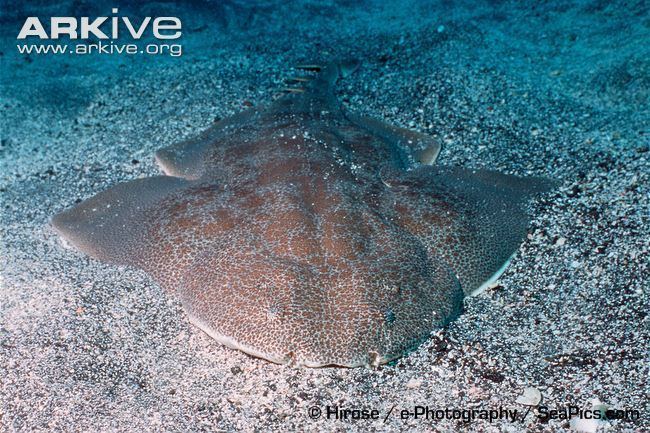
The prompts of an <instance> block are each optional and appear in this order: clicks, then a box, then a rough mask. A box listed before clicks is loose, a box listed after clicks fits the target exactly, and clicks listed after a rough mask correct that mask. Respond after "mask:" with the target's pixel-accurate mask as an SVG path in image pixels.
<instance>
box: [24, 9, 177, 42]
mask: <svg viewBox="0 0 650 433" xmlns="http://www.w3.org/2000/svg"><path fill="white" fill-rule="evenodd" d="M112 12H113V13H114V14H117V13H118V9H117V8H113V9H112ZM108 21H109V17H97V18H95V19H94V20H93V21H90V18H89V17H81V18H76V17H52V18H50V33H49V34H48V33H47V31H46V30H45V27H44V26H43V24H42V23H41V20H40V19H39V18H38V17H28V18H27V19H26V20H25V23H24V24H23V27H22V28H21V29H20V33H18V39H25V38H27V37H29V36H38V37H39V38H40V39H58V38H59V37H61V36H63V35H67V36H68V37H69V38H70V39H88V38H89V37H90V35H91V34H92V35H93V36H94V37H96V38H97V39H118V38H119V37H120V33H121V27H122V23H123V24H124V26H123V27H124V28H125V29H126V31H127V32H128V34H129V35H130V36H131V37H132V38H133V39H140V38H141V37H142V36H143V35H144V33H145V32H146V31H147V29H151V31H152V32H153V36H154V37H155V38H156V39H178V38H180V37H181V27H182V23H181V20H180V19H179V18H177V17H157V18H154V19H153V22H152V18H151V17H145V18H144V19H143V20H142V22H140V23H134V22H132V20H131V19H130V18H129V17H126V16H112V17H110V31H109V34H110V36H109V35H108V34H106V33H105V31H104V29H103V27H105V24H106V22H108ZM107 31H108V30H107Z"/></svg>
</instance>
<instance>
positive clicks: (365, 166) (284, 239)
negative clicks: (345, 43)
mask: <svg viewBox="0 0 650 433" xmlns="http://www.w3.org/2000/svg"><path fill="white" fill-rule="evenodd" d="M348 69H351V64H344V65H343V66H339V65H337V64H332V65H330V66H328V67H326V68H324V69H323V70H322V71H321V72H320V74H318V75H317V76H315V77H314V79H313V80H312V81H311V82H309V83H308V84H307V85H306V87H305V88H304V89H303V90H305V91H304V92H302V93H296V94H290V95H288V96H285V97H283V98H280V99H278V100H277V101H276V102H274V103H273V104H272V105H270V106H269V107H268V108H266V109H262V110H258V109H251V110H249V111H246V112H243V113H240V114H238V115H235V116H233V117H231V118H229V119H225V120H223V121H221V122H218V123H217V124H215V125H214V126H213V127H211V128H210V129H208V130H207V131H206V132H204V133H203V134H202V135H201V136H199V137H197V138H195V139H192V140H189V141H186V142H182V143H178V144H176V145H173V146H171V147H169V148H167V149H163V150H161V151H159V152H157V154H156V159H157V161H158V163H159V164H160V165H161V167H162V168H163V171H164V172H165V174H166V176H158V177H153V178H147V179H139V180H135V181H131V182H127V183H124V184H120V185H117V186H115V187H113V188H111V189H109V190H108V191H105V192H103V193H101V194H98V195H97V196H95V197H93V198H91V199H88V200H86V201H85V202H82V203H80V204H79V205H77V206H75V207H74V208H72V209H70V210H67V211H64V212H62V213H60V214H58V215H56V216H55V217H54V218H53V221H52V224H53V226H54V228H55V229H56V230H57V231H58V232H59V233H60V234H61V235H62V236H63V237H64V238H66V239H67V240H69V241H70V242H71V243H72V244H73V245H75V246H76V247H77V248H79V249H80V250H82V251H84V252H86V253H88V254H90V255H92V256H94V257H97V258H99V259H101V260H105V261H109V262H112V263H116V264H124V265H132V266H137V267H140V268H142V269H144V270H145V271H146V272H148V273H149V274H150V275H151V276H152V277H153V278H155V279H156V281H158V282H159V283H160V284H161V285H162V286H163V287H164V288H166V289H168V290H169V291H170V292H171V293H174V294H176V295H177V296H178V297H179V298H180V299H181V301H182V303H183V306H184V308H185V309H186V311H187V313H188V315H189V317H190V320H191V321H192V322H193V323H194V324H195V325H197V326H198V327H200V328H201V329H203V330H204V331H206V332H207V333H208V334H209V335H211V336H213V337H214V338H216V339H217V340H219V341H221V342H223V343H224V344H227V345H229V346H231V347H234V348H238V349H241V350H244V351H245V352H247V353H250V354H253V355H255V356H259V357H263V358H265V359H268V360H271V361H274V362H279V363H286V362H291V363H296V364H300V365H307V366H323V365H340V366H359V365H376V364H379V363H383V362H387V361H388V360H391V359H394V358H396V357H399V356H401V355H403V354H404V353H405V352H406V351H408V350H409V349H411V348H413V347H415V346H417V344H418V343H419V342H421V341H422V340H424V339H426V338H427V336H428V335H429V334H430V333H431V332H432V331H434V330H436V329H438V328H440V327H441V326H443V325H445V324H446V323H447V322H449V321H450V320H451V319H453V317H454V316H455V315H457V314H458V313H459V312H460V309H461V302H462V298H463V296H464V294H467V293H471V292H472V291H474V290H475V289H477V288H478V287H479V286H481V284H483V283H484V282H485V281H487V280H489V279H490V277H492V276H493V275H494V274H495V273H497V272H498V270H499V269H500V268H501V267H502V266H503V265H504V263H506V262H507V260H508V259H509V257H510V256H511V255H512V254H513V253H514V252H515V251H516V249H517V247H518V245H519V243H520V242H521V240H522V237H523V235H524V234H525V229H526V224H527V218H526V216H525V214H524V212H523V210H522V207H523V205H524V203H525V202H526V200H527V199H528V197H529V196H530V195H531V194H532V193H535V192H538V191H542V190H544V189H545V188H546V183H545V182H544V181H542V180H539V179H521V178H516V177H513V176H507V175H502V174H498V173H494V172H489V171H470V170H465V169H461V168H438V167H431V166H426V165H422V164H418V163H417V159H418V158H417V155H418V154H422V155H428V156H425V159H428V161H427V162H433V160H435V156H437V153H438V151H439V146H438V145H437V144H436V143H434V142H433V141H432V139H431V138H429V137H426V136H423V135H420V134H418V133H416V132H413V131H406V130H402V129H399V128H394V127H391V126H389V125H386V124H383V123H382V122H380V121H377V120H373V119H365V118H362V117H359V116H356V115H353V114H351V113H346V112H345V111H343V110H342V108H341V106H340V105H339V104H338V102H337V101H336V100H335V98H334V97H333V92H332V87H333V85H334V83H335V82H336V79H337V78H338V77H339V76H341V75H343V74H344V73H345V72H346V70H348ZM436 146H437V147H436ZM423 148H424V149H425V150H427V149H428V151H427V152H422V149H423ZM418 151H420V153H418ZM431 155H433V157H431Z"/></svg>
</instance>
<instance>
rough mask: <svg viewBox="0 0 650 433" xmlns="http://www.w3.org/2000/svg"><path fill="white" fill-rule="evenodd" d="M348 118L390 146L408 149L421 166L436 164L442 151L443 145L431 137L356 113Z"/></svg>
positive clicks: (347, 114)
mask: <svg viewBox="0 0 650 433" xmlns="http://www.w3.org/2000/svg"><path fill="white" fill-rule="evenodd" d="M346 117H347V118H348V119H349V120H350V121H351V122H353V123H354V124H356V125H357V126H359V127H361V128H363V129H365V130H366V131H368V132H370V133H372V134H374V135H377V136H379V137H380V138H382V139H383V140H385V141H387V142H389V143H390V144H392V145H395V146H399V147H401V148H404V149H406V150H407V151H408V152H410V153H411V156H412V157H413V159H414V160H415V161H417V162H419V163H420V164H424V165H433V164H435V162H436V160H437V159H438V155H440V151H441V150H442V143H441V142H440V141H439V140H437V139H436V138H435V137H432V136H430V135H427V134H422V133H420V132H417V131H413V130H411V129H406V128H400V127H398V126H393V125H389V124H388V123H386V122H383V121H381V120H378V119H374V118H372V117H367V116H360V115H358V114H354V113H346Z"/></svg>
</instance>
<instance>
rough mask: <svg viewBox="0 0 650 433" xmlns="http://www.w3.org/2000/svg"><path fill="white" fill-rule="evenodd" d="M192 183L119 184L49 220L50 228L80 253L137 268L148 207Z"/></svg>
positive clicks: (172, 180)
mask: <svg viewBox="0 0 650 433" xmlns="http://www.w3.org/2000/svg"><path fill="white" fill-rule="evenodd" d="M192 184H193V182H190V181H187V180H184V179H179V178H176V177H171V176H156V177H148V178H144V179H136V180H133V181H130V182H124V183H120V184H118V185H115V186H114V187H112V188H110V189H108V190H106V191H103V192H101V193H99V194H97V195H96V196H94V197H91V198H89V199H87V200H84V201H82V202H81V203H79V204H77V205H76V206H74V207H72V208H70V209H67V210H65V211H63V212H60V213H58V214H56V215H55V216H53V217H52V220H51V221H50V224H51V225H52V227H53V228H54V229H55V230H56V231H57V232H58V233H59V234H60V235H61V236H62V237H63V238H64V239H65V240H66V241H67V242H69V243H70V244H72V245H73V246H74V247H76V248H77V249H79V250H80V251H83V252H84V253H86V254H88V255H90V256H92V257H95V258H98V259H100V260H105V261H108V262H111V263H116V264H121V265H136V266H137V265H139V263H138V261H137V256H138V249H139V248H140V247H142V244H143V243H144V242H146V241H147V236H148V234H147V229H148V226H147V218H148V216H149V213H150V211H151V209H152V208H155V207H156V206H157V205H159V204H160V203H161V202H162V201H163V200H165V199H166V198H168V197H169V196H170V195H172V194H174V193H176V192H178V191H179V190H181V189H183V188H186V187H188V186H189V185H192Z"/></svg>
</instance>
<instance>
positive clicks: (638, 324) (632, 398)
mask: <svg viewBox="0 0 650 433" xmlns="http://www.w3.org/2000/svg"><path fill="white" fill-rule="evenodd" d="M80 4H81V5H82V6H83V5H85V6H84V7H85V8H86V9H83V12H80V11H78V10H77V9H75V8H79V7H81V6H80ZM93 7H95V8H97V9H93ZM33 10H37V11H38V14H39V15H42V16H55V15H59V14H61V15H64V14H66V13H69V14H72V15H82V14H90V15H94V16H96V15H101V14H102V13H104V14H105V13H106V12H105V11H103V9H101V7H100V6H97V5H94V6H91V5H88V4H86V3H85V2H70V3H69V4H68V3H66V2H57V3H56V4H53V5H48V3H47V2H44V1H37V2H33V4H30V3H29V2H28V3H25V4H21V5H10V4H3V6H2V10H1V11H0V13H1V14H2V15H0V20H1V22H2V30H1V31H0V37H1V39H0V62H1V68H2V70H1V78H0V79H1V84H2V88H1V92H0V104H2V115H1V116H0V139H1V143H0V194H1V199H0V200H1V202H0V203H1V207H0V237H1V243H0V245H1V250H0V263H1V276H0V313H1V319H0V320H1V321H0V430H2V431H79V432H88V431H124V432H126V431H179V432H194V431H234V430H243V431H399V430H404V431H406V430H408V431H411V430H416V431H477V432H483V431H487V432H493V431H494V432H496V431H509V432H510V431H512V432H519V431H539V432H547V431H549V432H553V431H567V430H570V429H573V430H579V429H582V430H583V431H596V430H597V429H598V430H599V431H600V430H602V431H616V432H619V431H629V432H641V431H648V429H650V422H649V421H648V419H649V414H650V412H649V411H648V409H649V407H648V401H650V400H649V399H648V394H649V391H650V389H649V385H648V377H649V371H648V370H649V363H648V349H649V347H648V346H649V345H648V341H649V334H650V331H649V329H650V328H649V326H648V318H647V312H648V286H649V281H648V280H649V278H648V275H650V270H649V265H648V263H649V260H648V256H649V244H650V224H649V223H650V221H649V215H650V206H649V198H648V197H649V191H648V189H649V188H648V185H649V179H648V178H649V175H650V163H649V162H650V161H649V158H650V153H649V138H648V134H649V132H650V131H649V129H648V126H649V125H650V112H649V88H650V62H649V61H648V59H650V48H649V47H650V14H649V12H648V6H647V5H646V4H645V2H642V1H636V2H635V1H631V2H613V3H611V2H601V1H589V2H572V3H566V2H560V1H551V2H546V3H545V4H544V5H543V6H536V7H533V6H530V4H528V3H527V2H487V1H486V2H468V1H465V2H444V1H443V2H413V1H404V2H396V3H392V4H391V5H387V4H384V3H382V2H372V1H370V2H364V3H363V4H362V5H358V4H357V3H355V2H346V1H327V2H322V3H316V2H311V1H301V2H275V1H265V2H261V3H259V4H256V5H252V4H251V3H249V2H237V1H229V2H216V3H210V2H204V3H200V2H198V3H194V4H192V5H190V4H187V5H185V6H183V7H181V6H175V5H174V4H172V3H145V4H143V5H141V6H133V5H131V6H128V5H125V6H123V7H121V10H122V11H123V12H124V13H133V14H137V13H139V12H142V13H149V14H153V15H158V16H160V15H165V14H170V15H173V16H179V17H181V18H182V20H183V37H182V39H181V42H182V46H183V54H182V56H178V57H174V56H164V55H160V56H148V55H141V56H127V55H101V54H95V55H87V56H82V55H67V56H62V55H59V56H56V55H24V54H19V53H18V51H17V49H16V46H15V45H16V34H17V32H18V29H19V28H20V25H21V24H22V21H23V20H24V17H25V16H27V15H30V14H32V13H31V12H30V11H33ZM338 57H356V58H358V59H360V60H362V62H363V66H362V68H361V69H360V70H359V72H358V73H356V74H354V75H353V76H351V77H349V78H348V79H346V80H345V81H344V82H341V83H340V85H339V96H340V98H341V99H342V100H343V101H344V104H345V105H346V106H347V107H349V108H350V109H353V110H355V111H358V112H363V113H367V114H370V115H373V116H376V117H380V118H383V119H386V120H387V121H389V122H391V123H394V124H398V125H401V126H405V127H410V128H414V129H417V130H420V131H423V132H426V133H429V134H432V135H436V136H439V137H440V138H441V139H442V140H444V142H445V144H446V146H445V148H444V150H443V153H442V154H441V156H440V160H439V161H440V163H441V164H446V165H461V166H465V167H476V168H490V169H497V170H500V171H503V172H506V173H512V174H519V175H537V176H547V177H551V178H554V179H558V180H559V181H560V182H561V186H560V187H559V188H558V189H557V190H556V191H554V192H553V193H551V194H549V195H547V196H546V197H545V198H543V199H541V200H538V201H537V202H536V203H534V204H532V205H531V213H532V215H533V220H532V222H531V224H530V228H529V234H528V237H527V239H526V241H525V242H524V244H523V245H522V246H521V248H520V250H519V251H518V252H517V254H516V256H515V257H514V259H513V262H512V264H511V266H510V267H509V268H508V269H507V270H506V272H505V273H504V274H503V276H502V277H501V278H500V279H499V280H498V284H497V285H496V286H493V287H491V288H490V289H488V290H487V291H486V292H484V293H482V294H481V295H479V296H476V297H471V298H468V299H466V301H465V305H464V309H465V311H464V314H463V315H462V316H461V317H460V318H459V319H458V320H456V321H455V322H453V323H452V324H450V325H449V326H448V327H446V328H445V329H443V330H440V331H439V332H438V333H436V334H435V335H433V336H432V337H431V338H430V339H429V340H428V341H426V342H425V343H423V344H422V345H421V346H420V347H419V348H417V350H414V351H413V352H412V353H410V354H408V355H407V356H405V357H403V358H402V359H400V360H399V361H397V362H394V363H392V364H389V365H386V366H382V367H380V368H377V369H366V368H357V369H340V368H323V369H308V368H294V367H288V366H278V365H274V364H270V363H268V362H265V361H263V360H259V359H255V358H252V357H249V356H247V355H245V354H243V353H241V352H238V351H234V350H231V349H228V348H226V347H223V346H221V345H220V344H218V343H217V342H215V341H213V340H212V339H210V338H209V337H207V336H206V335H205V334H203V333H202V332H201V331H199V330H198V329H196V328H194V327H193V326H191V325H190V324H189V322H188V320H187V317H186V315H185V313H184V312H183V310H182V309H181V306H180V303H179V301H178V300H177V299H175V298H174V297H173V296H170V295H168V294H166V293H164V292H163V291H162V290H161V289H160V288H159V287H158V286H157V285H155V284H154V283H153V282H152V281H151V280H150V279H149V278H148V277H147V276H146V275H145V274H144V273H142V272H139V271H136V270H133V269H129V268H117V267H114V266H110V265H106V264H102V263H100V262H98V261H95V260H92V259H90V258H88V257H86V256H84V255H83V254H80V253H78V252H76V251H74V250H71V249H67V248H65V247H64V245H62V243H61V241H60V240H59V238H58V237H57V236H56V235H55V234H54V232H53V231H52V230H51V228H50V227H49V226H48V218H49V217H50V216H51V215H53V214H54V213H56V212H58V211H60V210H62V209H64V208H66V207H69V206H71V205H72V204H74V203H75V202H77V201H79V200H82V199H85V198H87V197H90V196H92V195H94V194H96V193H98V192H100V191H102V190H105V189H106V188H108V187H109V186H111V185H113V184H115V183H117V182H120V181H125V180H129V179H134V178H137V177H143V176H150V175H154V174H157V173H158V169H157V168H156V167H155V165H154V163H153V160H152V155H153V152H154V151H155V150H156V149H158V148H161V147H164V146H167V145H169V144H171V143H174V142H176V141H178V140H180V139H183V138H186V137H190V136H192V135H195V134H197V133H198V132H200V131H201V130H203V129H204V128H206V127H207V126H208V125H209V124H210V123H211V122H212V121H213V120H214V119H216V118H223V117H225V116H228V115H230V114H233V113H235V112H237V111H240V110H242V109H243V108H245V107H246V106H249V105H251V104H254V105H261V104H264V103H267V102H269V101H271V100H272V98H273V95H274V94H275V93H276V92H277V90H278V89H279V88H281V87H283V83H282V80H283V79H284V78H285V77H287V76H290V75H291V74H292V73H293V72H292V69H291V67H292V65H295V64H297V63H303V62H306V61H309V62H314V61H315V62H319V61H323V59H325V60H328V59H332V58H338ZM527 388H532V389H529V390H528V391H526V393H525V396H523V397H522V395H523V394H524V391H525V390H526V389H527ZM537 392H539V394H540V395H541V398H542V400H541V404H542V405H544V406H547V407H548V408H549V409H556V410H562V409H563V408H566V407H567V406H568V405H574V406H577V407H578V408H580V409H583V410H592V409H593V408H594V407H596V408H600V407H602V405H605V406H607V407H609V408H615V409H630V410H638V411H639V413H640V415H641V418H640V419H639V420H636V421H630V420H611V421H606V422H599V423H596V422H593V421H581V422H577V420H576V419H574V420H573V421H569V420H566V419H555V420H554V419H551V420H545V419H542V418H540V417H539V416H538V415H539V414H540V408H537V409H533V410H531V411H530V412H529V413H528V415H526V417H525V419H523V421H522V420H521V419H517V420H516V421H515V422H513V421H512V420H511V419H508V418H502V419H497V420H493V421H492V422H490V421H486V420H482V419H474V420H472V421H466V420H462V419H456V420H453V419H451V420H437V419H436V420H432V419H431V418H429V419H424V418H423V417H422V416H420V417H418V418H415V417H414V416H412V415H409V416H408V417H406V418H408V419H402V418H404V417H403V416H402V414H403V411H404V410H407V411H411V412H413V411H414V410H415V409H414V408H415V407H416V406H423V407H427V406H428V407H429V409H441V410H446V409H450V410H453V409H457V410H472V409H476V410H496V411H498V410H500V409H501V410H518V411H519V412H518V414H519V418H521V417H522V416H523V414H524V413H525V412H526V410H527V406H525V405H524V404H522V403H525V402H532V401H535V400H536V395H537ZM518 399H519V400H518ZM328 407H329V409H330V411H333V410H334V408H336V409H337V410H336V411H335V412H336V414H339V418H340V417H341V416H346V417H347V418H348V419H345V420H342V419H334V418H336V417H335V416H331V417H330V418H329V419H328V417H327V416H326V415H327V410H328ZM314 408H316V409H314ZM355 409H356V410H366V411H367V412H366V413H371V412H370V411H372V410H376V411H377V413H378V418H379V419H377V420H367V419H362V420H351V419H349V418H350V417H351V416H352V415H353V413H352V412H347V415H345V414H346V412H345V410H349V411H352V410H355ZM319 411H320V414H321V416H320V417H319V418H317V419H316V415H318V413H319ZM341 413H343V415H341Z"/></svg>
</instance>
